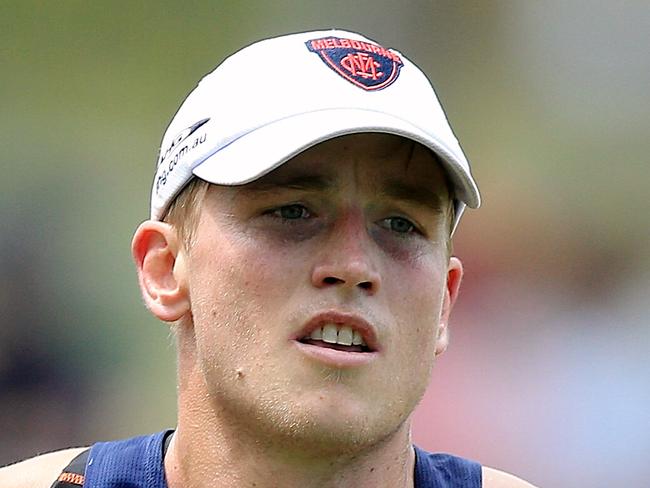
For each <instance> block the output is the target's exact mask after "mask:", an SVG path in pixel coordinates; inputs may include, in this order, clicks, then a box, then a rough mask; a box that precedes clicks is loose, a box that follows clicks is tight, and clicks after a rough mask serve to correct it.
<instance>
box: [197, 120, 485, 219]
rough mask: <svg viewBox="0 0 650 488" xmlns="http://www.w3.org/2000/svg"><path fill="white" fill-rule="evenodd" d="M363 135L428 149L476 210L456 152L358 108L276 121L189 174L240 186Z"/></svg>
mask: <svg viewBox="0 0 650 488" xmlns="http://www.w3.org/2000/svg"><path fill="white" fill-rule="evenodd" d="M366 132H379V133H387V134H394V135H398V136H402V137H405V138H408V139H411V140H414V141H416V142H419V143H420V144H422V145H424V146H426V147H428V148H430V149H431V150H432V151H433V152H434V153H435V154H436V155H437V156H438V157H439V158H440V162H441V163H442V165H443V167H444V169H445V170H446V171H447V174H448V176H449V180H450V181H451V183H452V185H453V187H454V196H455V198H456V199H457V200H460V201H461V202H463V203H464V204H466V205H467V206H468V207H471V208H478V207H479V205H480V203H481V201H480V195H479V191H478V188H477V186H476V183H475V182H474V180H473V178H472V176H471V174H470V173H469V170H468V169H466V168H468V167H469V165H468V163H467V161H466V160H465V157H464V155H463V154H462V152H461V151H460V149H459V150H458V151H457V152H456V153H455V152H454V151H452V150H451V149H450V148H448V147H446V146H445V145H444V144H443V143H442V142H440V141H439V140H438V139H436V138H435V137H433V136H432V135H430V134H428V133H426V132H424V131H423V130H421V129H420V128H418V127H416V126H414V125H413V124H410V123H408V122H406V121H404V120H402V119H400V118H398V117H395V116H392V115H389V114H386V113H383V112H377V111H370V110H362V109H328V110H319V111H314V112H307V113H303V114H299V115H294V116H292V117H287V118H284V119H280V120H277V121H275V122H273V123H270V124H268V125H265V126H262V127H259V128H257V129H255V130H253V131H251V132H248V133H246V134H244V135H242V136H241V137H239V138H237V139H236V140H234V141H232V142H231V143H230V144H228V145H226V146H224V147H222V148H220V149H219V150H218V151H217V152H215V153H214V154H212V155H210V156H209V157H208V158H206V159H205V160H203V161H200V162H199V163H198V164H197V165H196V166H195V167H194V168H193V170H192V172H193V173H194V175H196V176H198V177H199V178H201V179H203V180H206V181H208V182H210V183H214V184H218V185H242V184H245V183H248V182H251V181H254V180H256V179H257V178H259V177H260V176H262V175H264V174H266V173H268V172H270V171H272V170H274V169H275V168H277V167H278V166H281V165H282V164H283V163H285V162H287V161H288V160H289V159H291V158H292V157H294V156H295V155H297V154H299V153H301V152H303V151H305V150H306V149H308V148H310V147H312V146H314V145H316V144H318V143H320V142H323V141H326V140H329V139H332V138H335V137H339V136H343V135H347V134H357V133H366Z"/></svg>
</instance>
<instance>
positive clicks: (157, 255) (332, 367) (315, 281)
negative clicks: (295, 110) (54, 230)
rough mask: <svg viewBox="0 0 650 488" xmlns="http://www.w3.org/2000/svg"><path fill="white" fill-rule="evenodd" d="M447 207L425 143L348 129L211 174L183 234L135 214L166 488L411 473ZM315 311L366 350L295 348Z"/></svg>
mask: <svg viewBox="0 0 650 488" xmlns="http://www.w3.org/2000/svg"><path fill="white" fill-rule="evenodd" d="M449 205H450V198H449V193H448V190H447V185H446V183H445V178H444V174H443V171H442V169H441V168H440V166H439V165H438V163H437V162H436V160H435V158H433V156H432V155H431V154H430V153H429V152H428V151H427V150H425V149H424V148H422V147H421V146H419V145H417V144H414V143H412V142H409V141H406V140H404V139H401V138H398V137H395V136H389V135H380V134H360V135H352V136H345V137H341V138H338V139H334V140H331V141H328V142H325V143H322V144H320V145H318V146H316V147H314V148H311V149H309V150H307V151H305V152H304V153H301V154H300V155H298V156H296V157H295V158H294V159H292V160H291V161H289V162H287V163H286V164H284V165H283V166H282V167H280V168H278V169H276V170H274V171H273V172H271V173H270V174H268V175H266V176H263V177H261V178H260V179H258V180H257V181H256V182H253V183H251V184H247V185H243V186H239V187H218V186H213V187H211V188H210V190H209V191H208V193H207V195H206V198H205V200H204V202H203V204H202V207H201V210H200V216H199V222H198V225H197V228H196V231H195V234H194V238H193V240H192V244H191V246H189V247H186V246H183V245H182V244H181V241H180V240H179V237H178V235H177V232H176V230H175V229H174V228H173V227H172V226H170V225H169V224H166V223H163V222H154V221H146V222H144V223H143V224H142V225H141V226H140V227H139V228H138V230H137V231H136V233H135V236H134V239H133V246H132V247H133V255H134V258H135V262H136V266H137V269H138V277H139V283H140V287H141V290H142V294H143V297H144V300H145V302H146V304H147V306H148V308H149V309H150V310H151V312H152V313H153V314H154V315H155V316H157V317H158V318H160V319H161V320H163V321H166V322H170V323H173V324H174V331H175V333H176V337H177V343H178V402H179V405H178V410H179V416H178V426H177V430H176V433H175V435H174V437H173V440H172V443H171V446H170V449H169V451H168V454H167V456H166V458H165V472H166V476H167V481H168V484H169V487H170V488H177V487H197V488H198V487H208V486H209V487H222V486H223V487H231V486H242V487H248V486H257V487H275V486H277V487H280V486H303V487H321V488H323V487H324V488H327V487H346V486H354V487H361V488H362V487H399V486H404V487H411V486H413V466H414V454H413V450H412V447H411V440H410V417H411V414H412V412H413V409H414V408H415V406H416V405H417V403H418V401H419V400H420V398H421V397H422V395H423V393H424V390H425V388H426V386H427V384H428V382H429V377H430V374H431V370H432V367H433V365H434V362H435V359H436V357H437V356H438V355H440V354H441V353H442V352H443V351H444V350H445V349H446V347H447V344H448V321H449V315H450V311H451V308H452V305H453V303H454V301H455V300H456V297H457V294H458V288H459V285H460V281H461V277H462V265H461V262H460V261H459V260H458V259H457V258H455V257H451V258H450V257H449V256H448V252H447V246H446V240H447V236H448V230H449V222H448V218H449V216H448V214H447V210H448V206H449ZM322 313H330V314H331V313H338V314H341V315H340V317H344V319H343V322H344V323H345V320H349V321H351V322H354V321H355V320H363V321H365V322H366V323H367V324H369V327H370V328H371V329H372V331H373V332H374V335H375V336H376V348H375V349H376V351H375V352H373V353H372V354H371V356H372V357H371V359H369V360H367V361H365V362H363V363H362V364H356V365H351V364H332V363H331V362H324V361H323V360H321V359H319V358H318V357H315V356H313V355H310V354H307V353H305V350H304V349H302V348H301V346H300V345H299V344H298V343H297V341H296V338H298V337H299V336H300V331H302V330H303V329H304V327H305V325H306V324H308V323H309V322H310V321H311V320H313V319H314V318H315V317H319V314H322ZM71 457H72V456H70V458H71ZM65 458H66V455H65V454H63V455H59V456H58V457H57V458H56V459H57V461H56V462H57V463H61V462H62V461H64V460H65ZM28 462H29V461H28ZM64 465H65V463H63V464H62V465H61V467H63V466H64ZM18 466H20V465H18ZM57 466H58V464H57ZM30 467H31V469H32V472H38V469H36V470H34V464H32V465H31V466H30ZM18 469H20V467H19V468H18ZM48 474H49V473H48ZM57 474H58V471H57V472H53V473H52V474H51V476H53V477H55V476H56V475H57ZM2 475H3V471H1V470H0V480H2V479H3V478H2ZM483 477H484V483H483V485H484V486H487V487H503V488H507V487H525V486H532V485H529V484H527V483H525V482H523V481H521V480H519V479H518V478H515V477H512V476H510V475H507V474H505V473H502V472H499V471H497V470H492V469H490V468H483ZM43 478H45V477H43ZM9 479H15V478H12V477H11V476H9ZM48 479H52V478H48ZM3 486H4V485H3ZM6 486H18V485H11V484H7V485H6ZM21 486H45V485H41V484H38V483H35V484H33V485H27V484H25V485H21ZM47 486H49V485H47Z"/></svg>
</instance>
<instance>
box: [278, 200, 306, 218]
mask: <svg viewBox="0 0 650 488" xmlns="http://www.w3.org/2000/svg"><path fill="white" fill-rule="evenodd" d="M273 213H274V214H275V215H277V216H278V217H282V218H283V219H287V220H297V219H306V218H309V217H310V216H311V214H310V213H309V210H307V209H306V208H305V207H304V206H303V205H298V204H293V205H284V206H282V207H280V208H278V209H276V210H274V211H273Z"/></svg>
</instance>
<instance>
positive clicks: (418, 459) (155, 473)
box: [53, 430, 481, 488]
mask: <svg viewBox="0 0 650 488" xmlns="http://www.w3.org/2000/svg"><path fill="white" fill-rule="evenodd" d="M171 432H172V431H169V430H167V431H162V432H159V433H157V434H152V435H149V436H142V437H134V438H131V439H126V440H122V441H113V442H99V443H97V444H94V445H93V446H92V447H91V449H90V453H89V455H88V460H87V461H86V467H85V476H81V475H77V476H78V478H76V480H78V483H75V482H74V481H73V479H74V478H72V477H71V476H74V475H72V474H71V473H66V471H71V470H67V469H66V470H64V473H62V475H61V477H60V478H59V485H57V484H56V483H55V484H54V485H53V486H66V487H68V486H69V487H79V486H81V483H83V488H167V483H166V481H165V470H164V465H163V457H164V444H165V438H166V437H168V436H169V434H171ZM73 463H74V461H73V462H72V463H70V464H71V465H73ZM66 474H68V475H70V476H68V477H67V478H66V476H65V475H66ZM414 474H415V488H480V487H481V465H480V464H478V463H476V462H474V461H469V460H467V459H463V458H459V457H456V456H451V455H449V454H430V453H428V452H426V451H423V450H421V449H419V448H417V447H416V448H415V473H414ZM63 480H65V482H64V483H61V481H63ZM69 481H72V483H68V482H69Z"/></svg>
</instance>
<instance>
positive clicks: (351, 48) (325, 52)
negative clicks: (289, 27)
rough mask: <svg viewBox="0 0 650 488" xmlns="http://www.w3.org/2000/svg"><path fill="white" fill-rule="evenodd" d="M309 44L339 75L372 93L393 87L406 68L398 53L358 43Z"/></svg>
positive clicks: (323, 40) (325, 39)
mask: <svg viewBox="0 0 650 488" xmlns="http://www.w3.org/2000/svg"><path fill="white" fill-rule="evenodd" d="M305 44H306V46H307V48H308V49H309V50H310V51H311V52H313V53H316V54H318V55H319V56H320V58H321V60H322V61H324V62H325V64H326V65H327V66H329V67H330V68H331V69H332V70H333V71H334V72H335V73H337V74H338V75H340V76H341V77H343V78H344V79H346V80H348V81H349V82H350V83H352V84H353V85H356V86H358V87H359V88H363V89H364V90H368V91H371V90H381V89H383V88H386V87H387V86H389V85H390V84H391V83H393V82H394V81H395V80H396V79H397V77H398V76H399V72H400V68H401V67H402V65H403V63H402V60H401V59H400V57H399V56H398V55H397V54H395V53H394V52H392V51H390V50H388V49H385V48H383V47H381V46H378V45H376V44H371V43H369V42H364V41H358V40H356V39H343V38H340V37H322V38H320V39H312V40H310V41H307V42H306V43H305Z"/></svg>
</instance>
